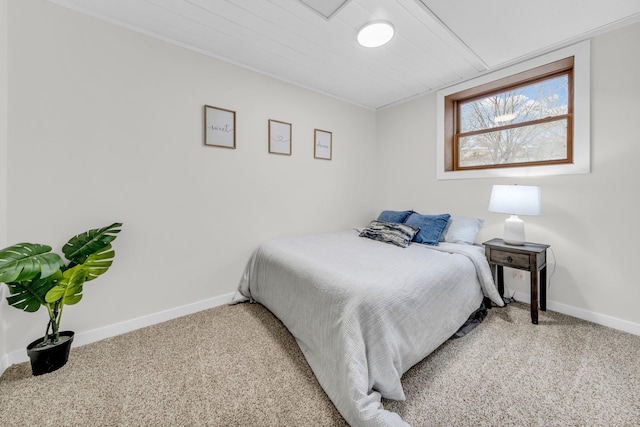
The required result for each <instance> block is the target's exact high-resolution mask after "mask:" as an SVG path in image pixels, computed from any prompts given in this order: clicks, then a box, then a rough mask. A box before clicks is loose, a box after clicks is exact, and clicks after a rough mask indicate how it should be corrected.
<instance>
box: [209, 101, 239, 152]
mask: <svg viewBox="0 0 640 427" xmlns="http://www.w3.org/2000/svg"><path fill="white" fill-rule="evenodd" d="M204 145H209V146H212V147H225V148H234V149H235V148H236V112H235V111H231V110H225V109H224V108H218V107H212V106H211V105H205V106H204Z"/></svg>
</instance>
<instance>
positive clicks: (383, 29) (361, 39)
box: [358, 21, 395, 47]
mask: <svg viewBox="0 0 640 427" xmlns="http://www.w3.org/2000/svg"><path fill="white" fill-rule="evenodd" d="M394 34H395V31H394V29H393V25H391V23H389V22H386V21H377V22H370V23H368V24H366V25H365V26H364V27H362V28H360V30H359V31H358V43H360V45H361V46H364V47H380V46H383V45H385V44H387V43H389V41H391V39H392V38H393V35H394Z"/></svg>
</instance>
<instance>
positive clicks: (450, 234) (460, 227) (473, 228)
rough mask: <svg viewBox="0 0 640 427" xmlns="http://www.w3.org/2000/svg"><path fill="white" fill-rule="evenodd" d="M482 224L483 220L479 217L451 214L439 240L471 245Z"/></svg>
mask: <svg viewBox="0 0 640 427" xmlns="http://www.w3.org/2000/svg"><path fill="white" fill-rule="evenodd" d="M483 225H484V220H483V219H481V218H466V217H460V216H452V217H451V218H450V219H449V222H448V223H447V227H446V228H445V229H444V232H443V233H442V236H441V237H440V241H441V242H447V243H462V244H465V245H473V244H474V243H475V242H476V236H477V235H478V233H479V232H480V229H481V228H482V226H483Z"/></svg>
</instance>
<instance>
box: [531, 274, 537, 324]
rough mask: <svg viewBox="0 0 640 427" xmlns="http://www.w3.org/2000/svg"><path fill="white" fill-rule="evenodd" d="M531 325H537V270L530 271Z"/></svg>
mask: <svg viewBox="0 0 640 427" xmlns="http://www.w3.org/2000/svg"><path fill="white" fill-rule="evenodd" d="M531 323H533V324H536V325H537V324H538V270H537V269H535V268H533V269H532V270H531Z"/></svg>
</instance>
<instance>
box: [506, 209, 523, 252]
mask: <svg viewBox="0 0 640 427" xmlns="http://www.w3.org/2000/svg"><path fill="white" fill-rule="evenodd" d="M502 240H503V241H504V242H505V243H506V244H508V245H514V246H522V245H524V242H525V241H526V239H525V237H524V221H523V220H521V219H520V218H518V215H511V216H510V217H509V218H507V219H506V220H505V221H504V236H503V237H502Z"/></svg>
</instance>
